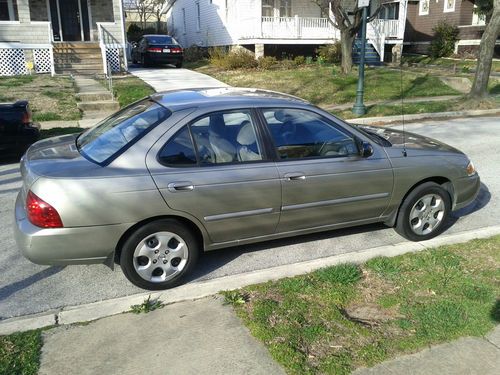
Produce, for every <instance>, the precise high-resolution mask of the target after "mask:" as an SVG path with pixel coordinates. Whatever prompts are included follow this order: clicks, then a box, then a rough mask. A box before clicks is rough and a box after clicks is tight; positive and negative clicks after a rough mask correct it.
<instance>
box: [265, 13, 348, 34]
mask: <svg viewBox="0 0 500 375" xmlns="http://www.w3.org/2000/svg"><path fill="white" fill-rule="evenodd" d="M261 30H262V31H261V35H260V36H256V37H261V38H271V39H332V38H339V37H340V34H339V32H338V30H337V29H335V28H334V27H333V26H332V25H331V24H330V22H329V21H328V19H327V18H316V17H298V16H295V17H262V28H261Z"/></svg>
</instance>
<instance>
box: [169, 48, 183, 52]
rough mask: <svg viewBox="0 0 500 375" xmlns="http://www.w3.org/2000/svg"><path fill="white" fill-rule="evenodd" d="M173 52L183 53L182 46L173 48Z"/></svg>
mask: <svg viewBox="0 0 500 375" xmlns="http://www.w3.org/2000/svg"><path fill="white" fill-rule="evenodd" d="M171 52H172V53H182V48H172V49H171Z"/></svg>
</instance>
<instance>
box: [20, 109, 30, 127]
mask: <svg viewBox="0 0 500 375" xmlns="http://www.w3.org/2000/svg"><path fill="white" fill-rule="evenodd" d="M31 121H32V118H31V110H30V109H29V107H26V112H24V113H23V116H22V117H21V123H22V124H23V125H29V124H31Z"/></svg>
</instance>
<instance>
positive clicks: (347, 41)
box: [340, 30, 355, 74]
mask: <svg viewBox="0 0 500 375" xmlns="http://www.w3.org/2000/svg"><path fill="white" fill-rule="evenodd" d="M354 38H355V37H354V36H353V35H351V33H350V31H349V30H341V31H340V44H341V49H342V65H341V66H342V73H344V74H349V73H350V72H351V70H352V45H353V44H354Z"/></svg>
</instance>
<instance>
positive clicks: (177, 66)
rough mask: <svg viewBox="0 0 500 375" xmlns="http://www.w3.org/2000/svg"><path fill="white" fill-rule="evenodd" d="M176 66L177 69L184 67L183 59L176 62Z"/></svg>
mask: <svg viewBox="0 0 500 375" xmlns="http://www.w3.org/2000/svg"><path fill="white" fill-rule="evenodd" d="M175 67H176V68H177V69H180V68H182V61H181V62H178V63H177V64H175Z"/></svg>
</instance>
